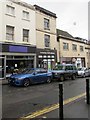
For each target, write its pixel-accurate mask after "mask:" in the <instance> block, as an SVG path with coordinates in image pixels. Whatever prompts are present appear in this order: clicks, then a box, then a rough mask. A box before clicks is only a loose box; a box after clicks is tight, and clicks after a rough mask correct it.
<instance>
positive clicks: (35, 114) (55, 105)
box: [20, 93, 86, 120]
mask: <svg viewBox="0 0 90 120" xmlns="http://www.w3.org/2000/svg"><path fill="white" fill-rule="evenodd" d="M85 95H86V93H82V94H80V95H78V96H75V97H72V98H69V99H67V100H64V102H63V105H66V104H68V103H70V102H73V101H75V100H77V99H79V98H81V97H83V96H85ZM58 108H59V103H57V104H54V105H51V106H49V107H46V108H44V109H42V110H38V111H36V112H33V113H32V114H31V115H28V116H26V117H24V118H21V119H20V120H24V119H26V118H29V119H30V118H31V119H32V118H35V117H38V116H40V115H43V114H46V113H48V112H51V111H53V110H55V109H58Z"/></svg>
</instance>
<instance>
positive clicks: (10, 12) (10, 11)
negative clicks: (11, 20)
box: [6, 5, 15, 16]
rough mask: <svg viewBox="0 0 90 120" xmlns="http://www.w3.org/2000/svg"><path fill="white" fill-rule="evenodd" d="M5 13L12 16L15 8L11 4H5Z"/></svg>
mask: <svg viewBox="0 0 90 120" xmlns="http://www.w3.org/2000/svg"><path fill="white" fill-rule="evenodd" d="M6 13H7V14H9V15H12V16H14V15H15V8H14V7H12V6H9V5H7V6H6Z"/></svg>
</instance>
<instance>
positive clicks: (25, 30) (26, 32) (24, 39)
mask: <svg viewBox="0 0 90 120" xmlns="http://www.w3.org/2000/svg"><path fill="white" fill-rule="evenodd" d="M28 40H29V30H27V29H23V42H28Z"/></svg>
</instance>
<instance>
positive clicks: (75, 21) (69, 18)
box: [23, 0, 88, 39]
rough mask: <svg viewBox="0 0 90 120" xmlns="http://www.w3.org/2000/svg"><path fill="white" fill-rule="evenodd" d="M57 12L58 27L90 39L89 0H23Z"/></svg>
mask: <svg viewBox="0 0 90 120" xmlns="http://www.w3.org/2000/svg"><path fill="white" fill-rule="evenodd" d="M23 1H25V2H27V3H29V4H31V5H34V4H37V5H39V6H41V7H43V8H45V9H47V10H49V11H51V12H54V13H56V16H57V20H56V25H57V26H56V27H57V28H58V29H61V30H64V31H67V32H69V33H70V34H71V35H72V36H74V37H81V38H84V39H88V0H48V2H47V1H46V0H23Z"/></svg>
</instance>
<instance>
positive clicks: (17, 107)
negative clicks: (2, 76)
mask: <svg viewBox="0 0 90 120" xmlns="http://www.w3.org/2000/svg"><path fill="white" fill-rule="evenodd" d="M58 84H59V82H52V83H51V84H38V85H32V86H30V87H28V88H24V87H13V86H9V85H3V86H2V100H3V103H2V116H3V118H20V117H24V116H28V115H29V114H32V113H33V112H36V111H39V110H42V109H44V108H46V107H48V106H50V107H51V106H52V105H55V104H58V102H59V88H58V87H59V85H58ZM82 93H85V78H78V79H76V80H67V81H64V100H67V99H69V98H73V97H74V96H78V95H80V94H82ZM84 101H85V98H84ZM56 111H58V109H56V110H55V112H56ZM52 112H53V111H51V113H52ZM56 113H57V112H56ZM66 114H67V113H66ZM48 115H49V117H50V118H52V117H53V115H51V116H50V114H48ZM41 116H43V114H42V115H41ZM54 116H55V115H54ZM86 116H88V114H87V115H86ZM37 117H39V116H37ZM55 117H57V118H58V113H57V114H56V116H55ZM69 117H70V116H69Z"/></svg>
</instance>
